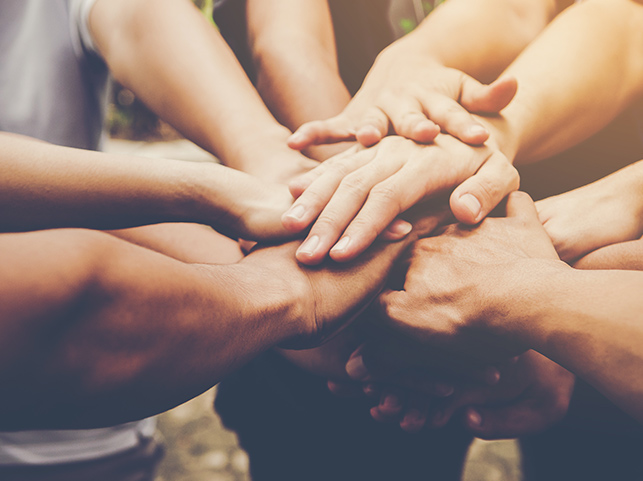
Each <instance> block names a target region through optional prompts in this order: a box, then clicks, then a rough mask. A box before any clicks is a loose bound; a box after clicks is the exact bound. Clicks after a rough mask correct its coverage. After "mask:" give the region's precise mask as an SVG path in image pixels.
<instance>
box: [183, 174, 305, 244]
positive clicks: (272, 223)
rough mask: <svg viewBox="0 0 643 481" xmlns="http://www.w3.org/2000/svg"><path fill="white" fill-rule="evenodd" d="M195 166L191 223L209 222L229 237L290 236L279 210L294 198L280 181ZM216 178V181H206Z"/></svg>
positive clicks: (272, 238) (268, 238) (189, 207)
mask: <svg viewBox="0 0 643 481" xmlns="http://www.w3.org/2000/svg"><path fill="white" fill-rule="evenodd" d="M189 167H190V168H192V167H195V168H198V169H199V170H198V171H197V179H198V181H197V182H198V184H197V187H196V188H195V190H196V194H195V195H194V196H193V197H194V198H195V199H196V205H194V204H195V203H194V202H192V201H191V202H190V203H189V204H188V205H187V207H185V208H184V210H186V211H187V212H186V216H188V218H189V219H191V220H193V221H194V222H199V223H202V224H208V225H211V226H212V227H213V228H214V229H215V230H217V231H218V232H220V233H222V234H225V235H227V236H229V237H231V238H235V239H236V238H243V239H248V240H254V241H275V240H284V239H289V238H293V237H294V235H293V233H292V231H288V230H287V229H285V228H284V227H283V225H282V223H281V217H282V215H283V213H284V212H285V211H286V210H288V209H289V208H290V206H291V205H292V203H293V201H294V199H293V197H292V195H291V194H290V192H289V191H288V188H287V187H286V186H285V185H283V184H277V183H274V182H265V181H262V180H261V179H259V178H257V177H254V176H252V175H248V174H246V173H244V172H238V171H236V170H233V169H227V168H225V167H222V166H219V165H216V164H209V163H205V162H204V163H202V164H196V163H195V165H194V166H189ZM213 176H214V177H216V180H214V181H210V180H211V179H212V178H213Z"/></svg>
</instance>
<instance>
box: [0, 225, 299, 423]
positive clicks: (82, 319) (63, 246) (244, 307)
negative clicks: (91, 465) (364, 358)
mask: <svg viewBox="0 0 643 481" xmlns="http://www.w3.org/2000/svg"><path fill="white" fill-rule="evenodd" d="M2 242H3V244H4V245H3V247H5V252H9V250H8V249H12V254H11V255H7V256H5V257H7V258H6V259H5V260H4V261H3V265H5V266H6V270H5V272H6V273H10V272H21V273H23V274H21V275H19V276H18V275H15V274H14V275H13V277H7V276H3V278H4V279H3V292H4V293H5V294H8V298H9V299H10V301H9V302H8V303H6V304H5V306H4V307H3V322H2V326H3V330H4V334H3V336H2V340H3V341H2V343H3V344H4V346H3V350H2V352H3V358H4V362H3V363H2V369H1V370H0V376H1V377H2V380H3V381H2V382H3V386H4V387H5V389H6V390H5V391H4V392H5V394H6V395H3V399H2V404H3V412H4V413H5V416H4V417H3V418H4V423H5V426H4V427H6V428H13V427H15V428H20V429H23V428H27V427H73V426H91V425H109V424H113V423H117V422H123V421H127V420H132V419H136V418H140V417H143V416H147V415H151V414H154V413H158V412H161V411H164V410H166V409H169V408H171V407H173V406H175V405H177V404H180V403H181V402H184V401H186V400H187V399H189V398H191V397H193V396H195V395H197V394H199V393H200V392H202V391H204V390H205V389H207V388H209V387H210V386H212V385H214V384H215V383H216V382H218V381H219V380H220V379H221V378H222V377H223V376H225V375H226V374H228V373H230V372H232V371H233V370H234V369H237V368H239V367H240V366H241V365H242V364H243V363H245V362H247V361H249V360H250V359H251V358H252V357H253V356H255V355H257V354H259V353H260V352H261V351H262V350H265V349H267V348H268V347H271V346H272V345H274V344H277V343H279V342H283V341H284V340H286V339H289V338H290V337H293V336H295V335H297V334H299V329H298V328H299V318H300V314H301V312H299V311H298V310H296V309H294V308H293V306H295V305H296V303H295V302H291V301H293V300H294V299H295V296H296V295H297V293H298V290H297V289H296V284H294V283H291V284H289V285H288V286H286V285H285V283H284V282H280V279H281V278H279V277H277V276H269V274H268V273H267V272H265V270H263V269H262V268H261V267H260V266H257V265H256V264H255V265H251V264H250V263H248V264H236V265H231V266H206V265H197V266H195V265H188V264H183V263H181V262H178V261H175V260H173V259H170V258H167V257H165V256H162V255H160V254H157V253H155V252H152V251H150V250H147V249H143V248H140V247H138V246H134V245H131V244H129V243H126V242H123V241H120V240H118V239H115V238H113V237H112V236H108V235H105V234H101V233H96V232H91V231H50V232H41V233H35V234H6V235H4V236H2ZM32 251H33V252H32ZM36 265H37V268H36V267H35V266H36ZM25 272H29V273H30V274H29V275H25V274H24V273H25ZM266 278H270V279H271V282H270V283H266V282H265V280H266ZM53 279H56V281H55V282H53ZM12 291H14V292H15V293H16V294H15V295H11V294H10V292H12ZM25 292H29V293H30V295H29V297H28V298H27V297H26V296H25ZM241 293H252V294H251V295H247V296H246V295H242V294H241ZM25 379H29V380H30V382H28V383H26V382H25ZM9 423H11V425H9Z"/></svg>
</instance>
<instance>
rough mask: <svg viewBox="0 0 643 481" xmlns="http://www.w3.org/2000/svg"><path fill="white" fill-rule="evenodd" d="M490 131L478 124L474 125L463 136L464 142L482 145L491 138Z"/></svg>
mask: <svg viewBox="0 0 643 481" xmlns="http://www.w3.org/2000/svg"><path fill="white" fill-rule="evenodd" d="M489 135H490V133H489V131H488V130H487V129H486V128H485V127H484V126H482V125H480V124H478V123H473V124H471V125H470V126H469V127H467V128H466V129H465V131H464V134H463V135H462V138H461V139H460V140H462V141H463V142H466V143H467V144H473V145H482V144H484V143H485V141H486V140H487V139H488V138H489Z"/></svg>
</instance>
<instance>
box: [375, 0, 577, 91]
mask: <svg viewBox="0 0 643 481" xmlns="http://www.w3.org/2000/svg"><path fill="white" fill-rule="evenodd" d="M569 3H571V1H556V0H528V1H525V0H522V1H521V0H487V1H483V2H481V1H479V0H449V2H446V3H444V4H443V5H441V6H440V7H439V8H437V9H436V10H435V12H433V13H431V15H429V16H428V17H427V18H426V19H425V20H424V21H423V22H422V23H421V24H420V26H419V27H418V28H417V29H416V30H414V31H413V32H412V33H410V34H409V35H407V36H406V37H404V38H402V39H401V40H399V41H398V42H396V43H395V44H393V46H391V47H390V48H388V49H386V50H385V52H388V51H390V53H391V55H393V56H394V57H395V56H397V55H398V54H404V52H405V51H406V52H411V53H413V54H414V55H415V56H416V57H417V58H419V59H420V58H422V59H424V60H423V61H426V59H430V60H432V61H436V62H438V63H440V64H441V65H444V66H446V67H450V68H455V69H458V70H461V71H463V72H465V73H467V74H469V75H471V76H472V77H475V78H477V79H479V80H482V81H491V80H493V79H495V78H496V77H497V76H498V74H499V73H500V72H502V71H503V70H504V69H505V68H506V67H507V66H508V65H509V64H510V63H511V62H512V61H513V60H514V59H515V58H516V57H517V56H518V54H519V53H520V52H521V51H522V50H523V49H524V48H525V47H526V46H527V45H528V44H529V43H530V42H531V41H532V40H533V39H534V38H536V36H537V35H538V34H539V33H540V32H541V31H542V30H543V29H544V28H545V27H546V25H547V24H548V23H549V22H550V21H551V19H552V18H553V17H554V16H555V15H556V14H557V13H558V12H559V11H560V10H561V9H562V8H564V7H565V6H566V5H567V4H569Z"/></svg>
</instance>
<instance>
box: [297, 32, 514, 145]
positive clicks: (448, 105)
mask: <svg viewBox="0 0 643 481" xmlns="http://www.w3.org/2000/svg"><path fill="white" fill-rule="evenodd" d="M401 47H402V48H401ZM516 90H517V82H516V80H515V79H514V78H513V77H503V78H500V79H498V80H496V81H495V82H493V83H492V84H490V85H483V84H481V83H480V82H478V81H477V80H475V79H474V78H472V77H470V76H468V75H467V74H465V73H463V72H461V71H459V70H457V69H452V68H448V67H445V66H443V65H440V64H439V63H437V62H432V61H431V60H430V59H429V58H427V57H426V55H424V54H419V55H418V54H417V53H415V52H413V51H408V52H405V51H404V49H403V43H401V42H398V45H395V44H394V45H393V46H391V47H389V48H388V49H386V50H384V52H383V53H382V54H380V56H379V57H378V59H377V60H376V62H375V64H374V66H373V68H372V69H371V71H370V72H369V74H368V76H367V77H366V80H365V81H364V85H363V86H362V88H361V89H360V90H359V91H358V92H357V94H356V95H355V97H354V98H353V99H352V100H351V101H350V103H349V104H348V105H347V106H346V108H345V109H344V111H343V112H342V113H340V114H339V115H337V116H335V117H332V118H330V119H328V120H321V121H313V122H309V123H307V124H304V125H303V126H301V127H300V128H299V129H297V131H296V132H295V133H294V134H293V135H292V136H291V137H290V139H289V141H288V145H290V147H292V148H293V149H297V150H301V149H304V148H307V147H309V146H311V145H315V144H324V143H333V142H338V141H344V140H357V141H358V142H359V143H361V144H362V145H365V146H371V145H374V144H376V143H377V142H379V141H380V140H381V139H382V138H383V137H384V136H386V135H388V134H389V133H396V134H397V135H400V136H403V137H406V138H408V139H412V140H415V141H417V142H424V143H427V142H431V141H432V140H433V139H434V138H435V137H436V135H438V133H439V132H440V130H442V131H443V132H446V133H449V134H451V135H453V136H455V137H457V138H458V139H460V140H462V141H463V142H466V143H469V144H473V145H480V144H482V143H483V142H484V141H485V140H487V138H488V137H489V132H488V131H487V129H486V128H485V127H484V126H483V125H482V124H480V123H479V122H478V121H476V120H475V119H474V118H473V117H472V116H471V114H470V113H480V114H483V113H498V112H500V111H501V110H502V109H503V108H504V107H506V106H507V104H509V102H510V101H511V99H512V98H513V97H514V95H515V94H516Z"/></svg>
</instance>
